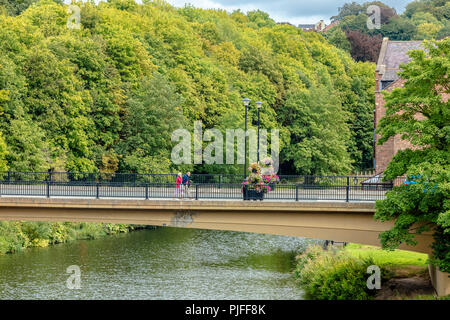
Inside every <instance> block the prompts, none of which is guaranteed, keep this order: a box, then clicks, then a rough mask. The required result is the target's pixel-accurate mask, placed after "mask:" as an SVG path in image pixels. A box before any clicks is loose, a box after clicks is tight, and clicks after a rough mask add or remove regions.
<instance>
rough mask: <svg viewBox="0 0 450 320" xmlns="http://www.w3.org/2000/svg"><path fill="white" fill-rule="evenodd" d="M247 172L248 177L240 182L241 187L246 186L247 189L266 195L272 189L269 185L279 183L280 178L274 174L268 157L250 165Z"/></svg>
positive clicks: (270, 159)
mask: <svg viewBox="0 0 450 320" xmlns="http://www.w3.org/2000/svg"><path fill="white" fill-rule="evenodd" d="M249 170H250V174H249V176H248V177H247V178H246V179H245V180H244V182H242V185H243V186H245V185H246V186H247V187H248V188H249V189H255V190H257V191H258V192H261V191H263V192H264V193H267V192H269V191H271V190H272V189H273V187H271V186H269V185H273V184H274V183H276V182H279V181H280V178H279V177H278V176H277V175H276V174H275V173H274V169H273V160H272V158H270V157H267V158H265V159H263V160H262V161H260V162H254V163H252V164H250V167H249Z"/></svg>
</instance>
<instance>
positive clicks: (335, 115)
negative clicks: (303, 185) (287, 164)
mask: <svg viewBox="0 0 450 320" xmlns="http://www.w3.org/2000/svg"><path fill="white" fill-rule="evenodd" d="M326 92H327V90H325V89H324V88H311V90H309V91H306V90H302V91H293V92H290V93H289V94H288V95H287V98H286V104H285V105H284V106H283V114H284V115H288V116H286V118H282V121H283V124H284V125H286V126H289V127H290V128H291V130H290V131H291V136H290V143H289V145H288V146H286V148H285V149H284V150H283V155H284V157H285V159H287V160H291V161H292V162H293V165H294V167H295V169H296V171H297V172H299V173H300V174H306V175H311V174H321V175H325V174H327V173H333V174H343V173H345V172H346V171H348V170H350V168H351V165H350V164H351V160H350V157H349V154H348V153H347V150H346V143H347V141H348V140H349V138H350V132H349V130H348V128H346V126H345V121H346V120H347V116H348V115H347V114H346V113H345V112H344V110H342V107H341V104H340V101H339V99H338V98H337V94H336V93H335V94H331V95H327V94H326Z"/></svg>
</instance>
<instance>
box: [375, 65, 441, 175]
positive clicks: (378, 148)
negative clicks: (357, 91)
mask: <svg viewBox="0 0 450 320" xmlns="http://www.w3.org/2000/svg"><path fill="white" fill-rule="evenodd" d="M375 81H376V86H375V119H374V120H375V123H374V125H375V128H376V127H378V124H379V122H380V119H381V118H382V117H383V116H384V115H385V114H386V108H385V107H384V105H385V101H384V97H383V94H382V93H381V92H380V88H381V75H380V74H379V73H378V72H375ZM404 83H405V80H403V79H398V80H397V81H395V82H393V83H392V84H391V85H390V86H389V87H388V88H387V89H385V90H386V91H388V92H391V91H392V90H393V89H395V88H402V87H403V84H404ZM449 99H450V94H447V93H444V94H443V95H442V100H443V101H444V102H447V101H448V100H449ZM416 118H417V119H418V120H420V119H423V118H424V117H423V116H422V115H421V114H418V115H417V117H416ZM379 139H380V135H378V134H377V135H376V141H377V142H378V140H379ZM408 148H409V149H414V148H417V147H414V146H413V145H411V144H410V143H409V142H408V141H406V140H402V139H401V138H400V135H396V136H395V137H393V138H392V137H391V138H390V139H389V140H388V141H386V142H385V143H384V144H382V145H378V144H376V145H375V172H376V174H378V173H382V172H383V171H384V170H386V168H387V165H388V164H389V162H390V161H391V160H392V158H393V157H394V155H395V154H396V153H397V152H398V151H400V150H404V149H408Z"/></svg>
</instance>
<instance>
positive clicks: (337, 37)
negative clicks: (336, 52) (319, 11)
mask: <svg viewBox="0 0 450 320" xmlns="http://www.w3.org/2000/svg"><path fill="white" fill-rule="evenodd" d="M325 37H326V38H327V40H328V42H329V43H331V44H332V45H334V46H335V47H337V48H339V49H342V50H345V51H347V52H350V50H351V44H350V41H348V39H347V36H346V35H345V32H344V31H342V29H341V28H339V27H334V28H333V29H332V30H330V31H328V32H327V33H326V34H325Z"/></svg>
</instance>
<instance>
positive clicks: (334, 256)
mask: <svg viewBox="0 0 450 320" xmlns="http://www.w3.org/2000/svg"><path fill="white" fill-rule="evenodd" d="M373 264H374V262H373V260H372V259H370V258H368V259H362V260H361V259H358V258H355V257H353V256H351V255H349V254H348V253H346V252H344V251H324V250H322V248H320V247H319V246H313V247H310V248H308V249H307V250H306V251H305V252H304V253H303V254H302V255H300V256H299V257H297V267H296V270H295V277H296V278H297V279H298V281H299V283H300V285H301V286H302V288H303V289H304V290H305V293H306V297H307V298H309V299H318V300H367V299H371V298H372V297H373V296H374V295H375V293H376V291H375V290H370V289H368V288H367V283H366V282H367V278H368V277H369V275H368V274H367V273H366V271H367V267H368V266H370V265H373Z"/></svg>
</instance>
